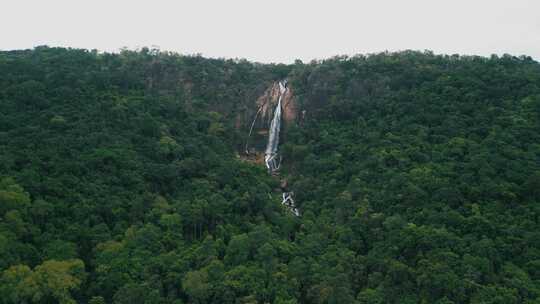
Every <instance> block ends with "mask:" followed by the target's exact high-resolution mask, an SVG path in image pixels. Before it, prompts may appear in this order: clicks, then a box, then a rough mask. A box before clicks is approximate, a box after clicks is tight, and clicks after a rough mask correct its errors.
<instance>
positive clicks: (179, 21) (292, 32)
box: [0, 0, 540, 63]
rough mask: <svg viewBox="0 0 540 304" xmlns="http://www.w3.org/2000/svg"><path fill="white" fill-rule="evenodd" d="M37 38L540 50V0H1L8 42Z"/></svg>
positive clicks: (284, 58) (352, 49)
mask: <svg viewBox="0 0 540 304" xmlns="http://www.w3.org/2000/svg"><path fill="white" fill-rule="evenodd" d="M38 45H49V46H66V47H67V46H69V47H75V48H87V49H98V50H102V51H118V50H119V49H120V48H122V47H128V48H131V49H134V48H138V47H142V46H148V47H152V46H157V47H159V48H160V49H162V50H169V51H176V52H179V53H183V54H194V53H201V54H202V55H204V56H208V57H226V58H246V59H249V60H255V61H259V62H286V63H289V62H293V61H294V60H295V59H297V58H298V59H301V60H303V61H309V60H311V59H314V58H317V59H321V58H327V57H330V56H334V55H341V54H348V55H350V54H355V53H373V52H380V51H385V50H388V51H397V50H404V49H415V50H424V49H430V50H433V51H434V52H436V53H447V54H453V53H459V54H476V55H486V56H487V55H490V54H503V53H510V54H512V55H522V54H525V55H529V56H532V57H533V58H535V59H536V60H540V0H507V1H503V0H445V1H442V0H441V1H439V0H394V1H389V0H378V1H376V0H365V1H362V0H357V1H354V0H350V1H346V0H331V1H317V0H289V1H285V0H274V1H259V0H213V1H211V0H197V1H195V0H184V1H180V0H177V1H172V0H170V1H167V0H148V1H137V0H129V1H128V0H126V1H123V0H85V1H79V0H49V1H44V0H35V1H28V0H0V49H1V50H12V49H23V48H32V47H34V46H38Z"/></svg>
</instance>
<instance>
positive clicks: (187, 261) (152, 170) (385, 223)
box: [0, 47, 540, 304]
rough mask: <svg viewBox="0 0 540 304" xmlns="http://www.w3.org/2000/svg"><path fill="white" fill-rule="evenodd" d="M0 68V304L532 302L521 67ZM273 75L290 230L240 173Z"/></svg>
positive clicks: (35, 55) (153, 58)
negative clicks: (283, 116) (291, 207)
mask: <svg viewBox="0 0 540 304" xmlns="http://www.w3.org/2000/svg"><path fill="white" fill-rule="evenodd" d="M0 71H2V72H1V73H0V105H1V106H2V111H1V113H0V303H1V304H4V303H5V304H8V303H93V304H98V303H156V304H157V303H159V304H161V303H176V304H179V303H288V304H294V303H536V302H538V301H540V233H539V232H538V231H540V216H539V214H540V208H539V204H538V203H539V199H540V134H539V133H538V130H540V64H538V63H537V62H534V61H533V60H531V59H530V58H527V57H519V58H517V57H512V56H508V55H505V56H502V57H497V56H493V57H491V58H483V57H468V56H457V55H456V56H441V55H434V54H433V53H431V52H423V53H420V52H412V51H405V52H400V53H381V54H374V55H369V56H361V55H359V56H354V57H350V58H348V57H336V58H332V59H328V60H325V61H320V62H312V63H309V64H303V63H302V62H299V61H297V62H296V63H295V64H294V65H261V64H252V63H249V62H247V61H245V60H221V59H205V58H202V57H200V56H180V55H177V54H172V53H166V52H159V51H157V50H149V49H142V50H140V51H137V52H134V51H122V52H121V53H119V54H107V53H98V52H89V51H86V50H76V49H62V48H49V47H39V48H36V49H34V50H25V51H10V52H0ZM284 77H287V78H288V80H289V81H290V84H291V89H292V91H293V94H294V96H295V102H296V103H297V106H298V111H300V112H299V113H298V114H299V116H298V117H300V118H299V119H298V121H297V122H295V123H289V124H287V125H286V128H285V131H284V134H283V136H282V138H283V140H284V142H283V143H282V145H281V148H280V149H281V151H282V154H283V160H284V162H283V166H282V172H281V178H284V179H287V181H288V187H289V188H290V189H291V190H292V191H294V192H295V202H296V203H297V205H298V206H299V207H300V210H301V213H302V216H301V217H300V218H295V217H293V216H291V215H290V214H288V213H287V212H286V210H285V209H283V208H281V206H280V191H279V190H278V188H279V182H278V181H277V180H276V179H275V178H274V177H271V176H269V175H268V174H267V172H266V171H265V170H264V168H263V166H260V165H256V164H251V163H247V162H244V161H241V160H240V159H238V158H237V157H236V155H237V151H236V150H237V149H239V147H243V144H244V143H245V134H246V132H247V128H243V124H244V125H249V122H244V120H245V121H248V120H249V121H250V119H251V118H252V117H251V116H250V115H252V114H254V113H255V112H254V111H256V106H255V101H256V99H257V97H258V96H260V95H261V94H262V93H263V92H264V90H265V89H266V88H267V87H268V85H270V84H271V82H272V81H275V80H277V79H282V78H284ZM303 111H305V112H303ZM239 125H240V127H239ZM245 129H246V130H245Z"/></svg>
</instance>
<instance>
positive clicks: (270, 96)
mask: <svg viewBox="0 0 540 304" xmlns="http://www.w3.org/2000/svg"><path fill="white" fill-rule="evenodd" d="M279 96H280V87H279V82H277V81H276V82H274V83H272V85H270V87H269V88H268V89H266V90H265V91H264V93H263V94H262V95H261V96H259V97H258V98H257V99H256V100H255V102H254V103H253V112H254V114H253V117H251V119H250V121H249V122H248V123H247V124H245V123H241V122H240V117H237V122H236V125H237V126H241V125H244V126H245V125H247V128H248V129H247V130H246V132H247V134H248V138H247V140H246V144H245V151H244V152H246V153H247V154H252V155H254V154H258V153H264V149H265V145H266V141H267V137H268V129H269V128H270V125H271V122H272V119H273V117H274V110H275V108H276V106H277V105H278V102H279ZM281 111H282V124H283V126H282V129H284V130H286V129H287V127H288V126H289V125H291V124H294V123H296V120H297V117H298V104H297V102H296V99H295V98H294V88H291V87H290V86H289V87H288V89H287V91H286V92H285V93H284V94H283V96H282V98H281Z"/></svg>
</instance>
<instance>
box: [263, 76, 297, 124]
mask: <svg viewBox="0 0 540 304" xmlns="http://www.w3.org/2000/svg"><path fill="white" fill-rule="evenodd" d="M278 100H279V82H274V83H273V84H272V86H270V87H269V88H268V89H267V90H266V91H265V92H264V94H263V95H262V96H260V97H259V98H258V99H257V102H256V104H257V108H258V109H261V113H260V116H261V119H262V121H265V122H266V124H267V125H268V126H269V125H270V121H271V120H272V116H273V111H274V108H275V107H276V105H277V103H278ZM281 103H282V107H281V109H282V111H283V117H282V119H283V121H284V122H285V124H287V123H292V122H294V121H295V119H296V116H297V111H298V110H297V104H296V101H295V99H294V97H293V90H292V89H291V88H290V87H289V89H288V90H287V91H286V92H285V94H284V95H283V98H282V100H281Z"/></svg>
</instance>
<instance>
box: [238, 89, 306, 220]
mask: <svg viewBox="0 0 540 304" xmlns="http://www.w3.org/2000/svg"><path fill="white" fill-rule="evenodd" d="M278 84H279V92H278V94H279V95H278V102H277V105H276V107H275V109H274V113H273V116H272V121H271V122H270V128H269V129H268V142H267V144H266V150H265V151H264V163H265V164H266V168H268V172H270V174H272V175H278V174H277V173H278V172H277V171H278V170H279V167H280V165H281V156H279V153H278V147H279V133H280V132H281V112H282V104H281V101H282V100H283V97H284V96H285V94H287V91H288V90H289V89H288V87H287V80H283V81H280V82H279V83H278ZM272 90H273V88H272ZM264 106H265V104H262V105H260V107H259V109H258V110H257V113H256V114H255V118H254V119H253V122H252V123H251V126H250V128H249V133H248V139H247V141H246V146H245V151H246V154H249V146H248V144H249V138H250V137H251V133H252V132H253V127H254V126H255V122H256V120H257V117H258V116H259V114H260V113H261V111H262V109H263V107H264ZM282 191H283V192H282V194H281V195H282V196H281V198H282V200H281V204H282V205H284V206H285V207H286V208H287V209H288V210H289V211H290V212H292V213H293V214H294V215H295V216H300V211H299V210H298V208H297V207H296V205H295V203H294V199H293V196H294V193H293V192H287V190H286V187H282Z"/></svg>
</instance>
